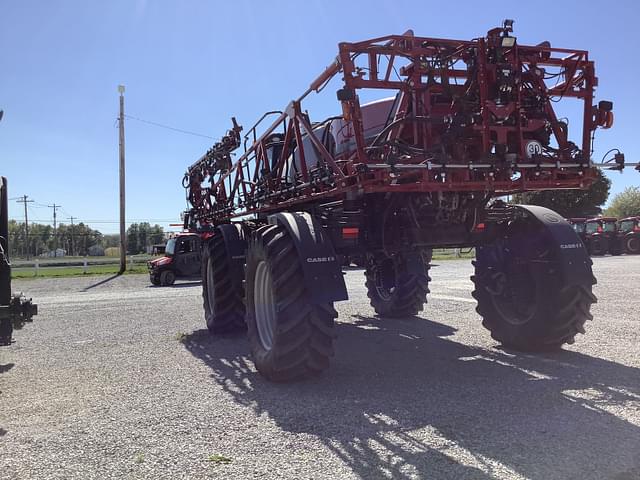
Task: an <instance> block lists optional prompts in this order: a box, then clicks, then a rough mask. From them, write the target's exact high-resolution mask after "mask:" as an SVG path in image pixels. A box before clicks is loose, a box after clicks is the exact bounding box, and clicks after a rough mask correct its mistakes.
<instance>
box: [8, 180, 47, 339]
mask: <svg viewBox="0 0 640 480" xmlns="http://www.w3.org/2000/svg"><path fill="white" fill-rule="evenodd" d="M0 179H1V182H0V346H6V345H11V342H12V335H13V330H14V329H16V330H17V329H20V328H22V326H23V325H24V324H25V323H26V322H31V321H32V320H33V316H34V315H37V314H38V306H37V305H35V304H34V303H32V302H31V299H27V298H25V297H24V296H23V295H22V294H12V293H11V262H10V261H9V206H8V198H9V195H8V193H7V179H6V178H5V177H0Z"/></svg>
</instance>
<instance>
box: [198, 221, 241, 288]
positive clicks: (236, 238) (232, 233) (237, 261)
mask: <svg viewBox="0 0 640 480" xmlns="http://www.w3.org/2000/svg"><path fill="white" fill-rule="evenodd" d="M214 235H221V236H222V238H223V240H224V246H225V249H226V251H227V254H228V255H229V260H230V265H231V282H232V284H233V286H234V287H235V288H239V289H241V288H242V282H243V280H244V263H245V258H246V254H247V241H246V239H245V236H244V232H243V230H242V226H241V225H240V224H238V223H225V224H222V225H218V226H217V227H216V229H215V230H214ZM202 271H203V272H204V271H205V270H204V269H202Z"/></svg>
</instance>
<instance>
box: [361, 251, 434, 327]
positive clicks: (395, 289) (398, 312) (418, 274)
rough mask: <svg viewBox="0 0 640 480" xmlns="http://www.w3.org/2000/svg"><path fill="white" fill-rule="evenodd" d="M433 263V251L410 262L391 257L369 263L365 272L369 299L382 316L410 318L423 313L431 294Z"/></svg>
mask: <svg viewBox="0 0 640 480" xmlns="http://www.w3.org/2000/svg"><path fill="white" fill-rule="evenodd" d="M430 261H431V250H429V251H425V252H424V253H423V254H422V255H415V256H412V257H411V258H408V259H396V258H390V257H387V258H384V259H376V260H373V261H370V262H369V264H368V266H367V269H366V270H365V278H366V281H365V285H366V287H367V296H368V297H369V300H370V303H371V306H372V307H373V309H374V310H375V311H376V313H377V314H378V315H379V316H381V317H391V318H399V317H410V316H413V315H416V314H417V313H418V312H420V311H422V309H423V308H424V305H425V304H426V303H427V294H428V293H429V281H430V280H431V278H430V277H429V275H428V271H429V268H430ZM409 262H414V264H413V265H409V264H408V263H409Z"/></svg>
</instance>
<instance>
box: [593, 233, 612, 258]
mask: <svg viewBox="0 0 640 480" xmlns="http://www.w3.org/2000/svg"><path fill="white" fill-rule="evenodd" d="M607 250H609V241H608V240H607V238H606V237H604V236H602V235H596V236H593V237H591V238H590V239H589V253H590V254H591V255H593V256H594V257H601V256H602V255H605V254H606V253H607Z"/></svg>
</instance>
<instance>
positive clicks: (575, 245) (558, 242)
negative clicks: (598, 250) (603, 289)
mask: <svg viewBox="0 0 640 480" xmlns="http://www.w3.org/2000/svg"><path fill="white" fill-rule="evenodd" d="M514 207H515V208H517V209H521V210H524V211H526V212H527V213H528V214H529V215H530V217H531V218H533V219H534V220H535V221H537V222H538V223H539V224H540V225H541V226H542V227H543V228H544V231H545V232H546V233H547V235H548V238H549V239H550V240H551V245H550V247H551V248H552V249H553V250H554V253H555V254H556V255H555V258H556V259H557V261H558V267H559V270H560V274H561V275H562V276H563V278H564V281H565V282H566V284H573V285H580V284H584V285H587V286H589V287H591V285H592V282H593V272H592V270H591V265H592V263H593V262H592V261H591V257H590V256H589V252H588V251H587V249H586V248H585V246H584V244H583V243H582V240H580V236H579V235H578V234H577V233H576V231H575V230H574V229H573V227H572V226H571V224H570V223H569V222H567V221H566V220H565V219H564V218H563V217H562V216H560V215H558V214H557V213H556V212H554V211H553V210H550V209H548V208H545V207H540V206H537V205H514Z"/></svg>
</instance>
